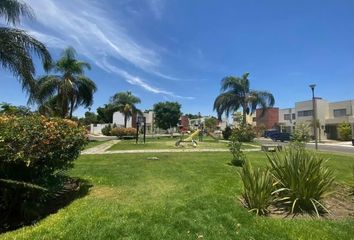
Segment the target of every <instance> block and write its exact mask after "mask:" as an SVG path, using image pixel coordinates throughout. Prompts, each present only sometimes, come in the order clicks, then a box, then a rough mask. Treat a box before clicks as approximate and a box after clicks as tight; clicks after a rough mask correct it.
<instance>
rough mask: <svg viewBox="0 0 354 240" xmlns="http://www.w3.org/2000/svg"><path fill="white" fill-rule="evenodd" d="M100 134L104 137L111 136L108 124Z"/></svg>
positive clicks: (110, 128)
mask: <svg viewBox="0 0 354 240" xmlns="http://www.w3.org/2000/svg"><path fill="white" fill-rule="evenodd" d="M101 132H102V134H103V135H105V136H112V127H111V125H110V124H108V125H107V126H105V127H103V128H102V130H101Z"/></svg>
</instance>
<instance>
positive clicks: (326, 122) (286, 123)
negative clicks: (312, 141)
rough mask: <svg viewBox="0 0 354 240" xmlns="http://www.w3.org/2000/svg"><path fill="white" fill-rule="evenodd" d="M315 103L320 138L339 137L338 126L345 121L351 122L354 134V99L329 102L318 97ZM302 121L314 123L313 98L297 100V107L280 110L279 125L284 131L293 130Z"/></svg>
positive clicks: (353, 133)
mask: <svg viewBox="0 0 354 240" xmlns="http://www.w3.org/2000/svg"><path fill="white" fill-rule="evenodd" d="M315 103H316V113H317V114H316V115H317V116H316V119H317V123H316V125H317V130H318V133H319V139H338V138H339V134H338V126H339V124H341V123H343V122H348V123H349V124H351V126H352V135H354V112H353V109H354V100H346V101H340V102H328V101H326V100H324V99H322V98H316V99H315ZM300 123H307V124H310V125H312V124H313V103H312V100H308V101H302V102H296V103H295V108H286V109H280V110H279V127H280V130H281V131H282V132H292V131H293V130H294V129H295V127H296V124H300ZM311 134H313V133H312V132H311Z"/></svg>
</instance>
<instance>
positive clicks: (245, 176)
mask: <svg viewBox="0 0 354 240" xmlns="http://www.w3.org/2000/svg"><path fill="white" fill-rule="evenodd" d="M240 176H241V179H242V182H243V188H244V191H243V194H242V196H243V203H244V205H245V207H246V208H248V209H250V211H252V212H255V213H256V214H257V215H265V214H267V213H268V210H267V208H268V207H269V205H270V204H271V202H272V195H271V194H272V191H273V178H272V175H271V174H270V172H269V170H265V171H262V170H261V169H260V168H256V169H253V168H252V166H251V163H250V162H249V161H246V162H245V164H244V165H243V167H242V170H241V171H240Z"/></svg>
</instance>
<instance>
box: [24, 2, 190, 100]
mask: <svg viewBox="0 0 354 240" xmlns="http://www.w3.org/2000/svg"><path fill="white" fill-rule="evenodd" d="M149 1H151V4H152V5H151V6H154V9H155V10H154V11H156V12H154V14H158V11H161V10H162V9H161V8H159V7H158V5H159V4H160V3H158V1H159V0H149ZM27 2H28V3H29V4H30V6H31V7H32V8H33V9H34V10H35V13H36V20H37V21H36V24H35V25H32V24H31V25H30V23H28V24H25V25H24V28H25V29H27V30H29V31H30V33H31V34H32V35H34V36H35V37H36V38H38V39H39V40H41V41H43V42H45V43H46V44H47V45H48V46H49V47H52V48H60V49H62V48H64V47H66V46H69V45H70V46H73V47H75V48H76V49H77V50H78V52H79V53H80V54H83V55H85V56H86V57H88V58H89V59H91V60H92V61H93V62H95V63H96V64H97V66H99V67H100V68H101V69H103V70H105V71H109V72H111V73H114V74H116V75H119V76H121V77H123V78H124V79H125V80H126V81H127V82H128V83H130V84H133V85H137V86H140V87H142V88H144V89H145V90H147V91H150V92H152V93H158V94H164V95H168V96H171V97H181V98H184V97H182V96H179V95H176V94H174V93H173V92H171V91H167V90H163V89H159V88H157V87H154V86H153V85H151V84H149V83H147V82H146V81H144V80H142V79H141V78H139V77H137V76H134V75H132V74H130V73H129V72H128V71H127V70H126V68H124V70H123V67H122V66H129V65H131V67H129V69H134V68H137V69H140V70H143V71H145V72H147V73H149V74H153V75H155V76H158V77H160V78H164V79H169V80H178V79H177V78H175V77H172V76H169V75H167V74H164V73H162V72H160V71H159V68H160V66H161V56H160V54H159V52H158V51H156V50H154V49H153V48H152V47H151V46H143V45H142V44H141V43H139V42H138V41H136V40H135V39H134V38H133V37H132V36H130V35H129V33H128V31H127V29H125V28H124V27H123V26H121V25H119V23H117V22H116V21H115V22H113V21H112V20H111V19H110V17H109V15H108V13H107V12H105V11H104V10H103V8H102V6H100V1H96V0H91V1H85V0H76V1H72V0H61V1H55V0H27ZM116 17H117V16H116ZM107 59H110V61H108V60H107ZM119 63H120V65H122V66H120V67H119V66H117V64H119ZM186 98H187V99H190V97H186Z"/></svg>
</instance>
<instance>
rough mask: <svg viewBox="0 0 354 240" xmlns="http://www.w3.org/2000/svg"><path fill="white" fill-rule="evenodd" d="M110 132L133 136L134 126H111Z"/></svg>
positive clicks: (120, 135)
mask: <svg viewBox="0 0 354 240" xmlns="http://www.w3.org/2000/svg"><path fill="white" fill-rule="evenodd" d="M111 134H112V136H117V137H125V136H135V134H136V128H113V129H112V131H111Z"/></svg>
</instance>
